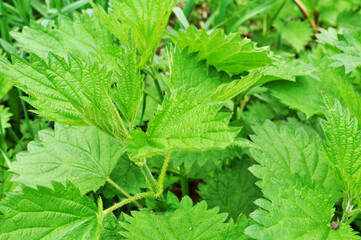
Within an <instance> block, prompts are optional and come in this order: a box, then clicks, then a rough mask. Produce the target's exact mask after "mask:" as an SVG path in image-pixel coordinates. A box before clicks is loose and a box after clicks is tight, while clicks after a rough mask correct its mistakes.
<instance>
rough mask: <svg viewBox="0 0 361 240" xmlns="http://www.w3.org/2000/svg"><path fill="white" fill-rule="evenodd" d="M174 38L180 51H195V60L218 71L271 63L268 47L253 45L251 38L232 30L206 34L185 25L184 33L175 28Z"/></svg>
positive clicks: (240, 69) (252, 67)
mask: <svg viewBox="0 0 361 240" xmlns="http://www.w3.org/2000/svg"><path fill="white" fill-rule="evenodd" d="M174 40H175V41H176V42H177V44H178V46H179V48H180V49H181V50H183V49H184V48H188V52H189V53H197V57H198V60H206V62H207V64H208V65H212V66H214V67H215V68H216V69H217V70H218V71H225V72H228V73H230V74H239V73H242V72H244V71H249V70H252V69H255V68H260V67H264V66H266V65H267V64H269V63H271V62H272V58H271V57H270V56H269V49H268V48H265V47H262V48H255V46H254V43H253V42H252V41H251V40H249V39H246V38H245V39H241V37H240V36H239V35H238V34H236V33H231V34H229V35H228V36H226V35H225V34H224V31H223V29H217V30H215V31H213V32H212V33H210V34H209V35H208V34H207V32H206V31H205V30H204V29H200V30H198V31H197V30H195V29H194V28H193V27H189V28H188V29H187V32H185V33H184V32H182V31H179V32H178V36H174Z"/></svg>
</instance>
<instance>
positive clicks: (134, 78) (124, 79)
mask: <svg viewBox="0 0 361 240" xmlns="http://www.w3.org/2000/svg"><path fill="white" fill-rule="evenodd" d="M121 53H122V54H121V56H120V59H119V61H118V66H117V68H116V69H117V71H116V72H115V76H116V77H115V79H114V82H113V85H112V87H111V93H110V95H111V97H112V100H113V101H114V102H115V103H116V105H117V106H118V108H119V109H120V111H121V112H122V114H123V116H124V117H125V118H126V119H127V120H128V122H129V123H130V125H131V127H132V126H133V123H134V119H135V117H136V115H137V111H138V108H139V105H140V100H141V99H142V96H143V88H144V86H143V78H142V76H141V74H140V69H139V60H138V57H137V53H136V51H135V49H134V48H133V49H132V48H126V49H122V51H121Z"/></svg>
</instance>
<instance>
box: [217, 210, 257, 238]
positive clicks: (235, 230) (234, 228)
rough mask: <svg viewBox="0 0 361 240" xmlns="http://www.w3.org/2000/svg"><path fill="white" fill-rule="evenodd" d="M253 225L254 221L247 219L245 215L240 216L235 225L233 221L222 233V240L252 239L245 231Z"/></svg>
mask: <svg viewBox="0 0 361 240" xmlns="http://www.w3.org/2000/svg"><path fill="white" fill-rule="evenodd" d="M252 223H253V220H252V219H251V218H247V216H246V215H245V214H242V215H240V216H239V217H238V219H237V222H236V223H234V222H233V220H232V219H231V220H230V222H229V223H228V226H227V229H226V230H225V231H223V232H222V236H221V237H220V239H237V240H248V239H252V238H250V237H249V236H247V235H246V234H245V233H244V230H245V229H246V228H247V227H248V226H250V225H251V224H252Z"/></svg>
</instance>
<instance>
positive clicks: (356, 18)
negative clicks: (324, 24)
mask: <svg viewBox="0 0 361 240" xmlns="http://www.w3.org/2000/svg"><path fill="white" fill-rule="evenodd" d="M356 4H358V3H356ZM337 25H338V27H340V28H346V29H350V30H355V31H357V30H360V29H361V14H360V11H357V10H355V11H352V10H351V9H350V10H349V11H344V12H341V13H339V14H338V16H337Z"/></svg>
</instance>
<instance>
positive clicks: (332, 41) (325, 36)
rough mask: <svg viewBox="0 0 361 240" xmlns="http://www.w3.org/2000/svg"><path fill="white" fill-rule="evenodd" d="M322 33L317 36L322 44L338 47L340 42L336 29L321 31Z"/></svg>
mask: <svg viewBox="0 0 361 240" xmlns="http://www.w3.org/2000/svg"><path fill="white" fill-rule="evenodd" d="M319 31H320V33H317V34H316V37H317V40H318V42H319V43H321V44H329V45H331V46H336V43H337V42H338V37H337V31H336V29H334V28H328V29H327V30H326V29H322V28H320V29H319Z"/></svg>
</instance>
